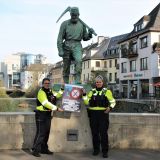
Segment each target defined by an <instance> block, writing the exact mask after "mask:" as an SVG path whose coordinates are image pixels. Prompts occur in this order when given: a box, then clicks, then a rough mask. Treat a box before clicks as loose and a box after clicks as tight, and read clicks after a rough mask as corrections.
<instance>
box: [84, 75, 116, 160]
mask: <svg viewBox="0 0 160 160" xmlns="http://www.w3.org/2000/svg"><path fill="white" fill-rule="evenodd" d="M95 80H96V84H95V85H96V88H93V89H92V90H91V91H90V92H89V94H88V95H86V92H85V90H83V100H84V103H85V105H89V108H88V115H89V120H90V127H91V132H92V142H93V155H94V156H96V155H98V154H99V152H100V145H101V149H102V155H103V158H107V157H108V127H109V112H110V110H111V109H112V108H114V106H115V104H116V103H115V99H114V98H113V96H112V92H111V91H110V90H109V89H107V88H104V87H103V77H102V76H101V75H99V76H97V77H96V79H95Z"/></svg>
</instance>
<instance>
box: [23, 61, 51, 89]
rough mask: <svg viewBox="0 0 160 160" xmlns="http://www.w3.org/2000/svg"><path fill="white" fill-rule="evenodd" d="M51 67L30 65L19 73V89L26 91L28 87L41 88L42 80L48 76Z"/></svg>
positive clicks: (47, 65)
mask: <svg viewBox="0 0 160 160" xmlns="http://www.w3.org/2000/svg"><path fill="white" fill-rule="evenodd" d="M51 68H52V65H49V64H31V65H29V66H28V67H27V68H26V69H25V71H22V72H21V88H22V89H24V90H26V89H28V88H29V87H30V86H33V85H34V86H41V85H42V84H41V82H42V80H43V78H45V77H48V76H49V71H50V69H51Z"/></svg>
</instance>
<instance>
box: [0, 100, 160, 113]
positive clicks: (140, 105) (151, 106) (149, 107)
mask: <svg viewBox="0 0 160 160" xmlns="http://www.w3.org/2000/svg"><path fill="white" fill-rule="evenodd" d="M82 107H83V102H82ZM35 108H36V98H0V112H33V111H34V109H35ZM112 112H119V113H160V100H156V99H153V100H152V99H140V100H138V99H116V106H115V107H114V109H113V110H112Z"/></svg>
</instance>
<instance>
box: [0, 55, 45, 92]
mask: <svg viewBox="0 0 160 160" xmlns="http://www.w3.org/2000/svg"><path fill="white" fill-rule="evenodd" d="M46 63H47V59H46V57H44V56H43V55H34V54H29V53H16V54H12V55H9V56H7V57H6V59H5V60H4V62H1V67H0V77H1V79H2V78H3V81H4V86H5V87H6V88H7V89H13V88H21V87H22V86H23V82H24V81H23V80H22V79H21V78H22V77H23V76H22V75H21V74H23V73H22V72H24V71H25V69H26V68H27V67H28V66H30V65H31V64H46Z"/></svg>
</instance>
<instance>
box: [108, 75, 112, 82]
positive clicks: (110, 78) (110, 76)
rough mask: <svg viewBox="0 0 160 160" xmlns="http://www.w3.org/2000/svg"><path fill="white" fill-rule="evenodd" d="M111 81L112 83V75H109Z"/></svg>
mask: <svg viewBox="0 0 160 160" xmlns="http://www.w3.org/2000/svg"><path fill="white" fill-rule="evenodd" d="M109 81H112V73H109Z"/></svg>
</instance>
